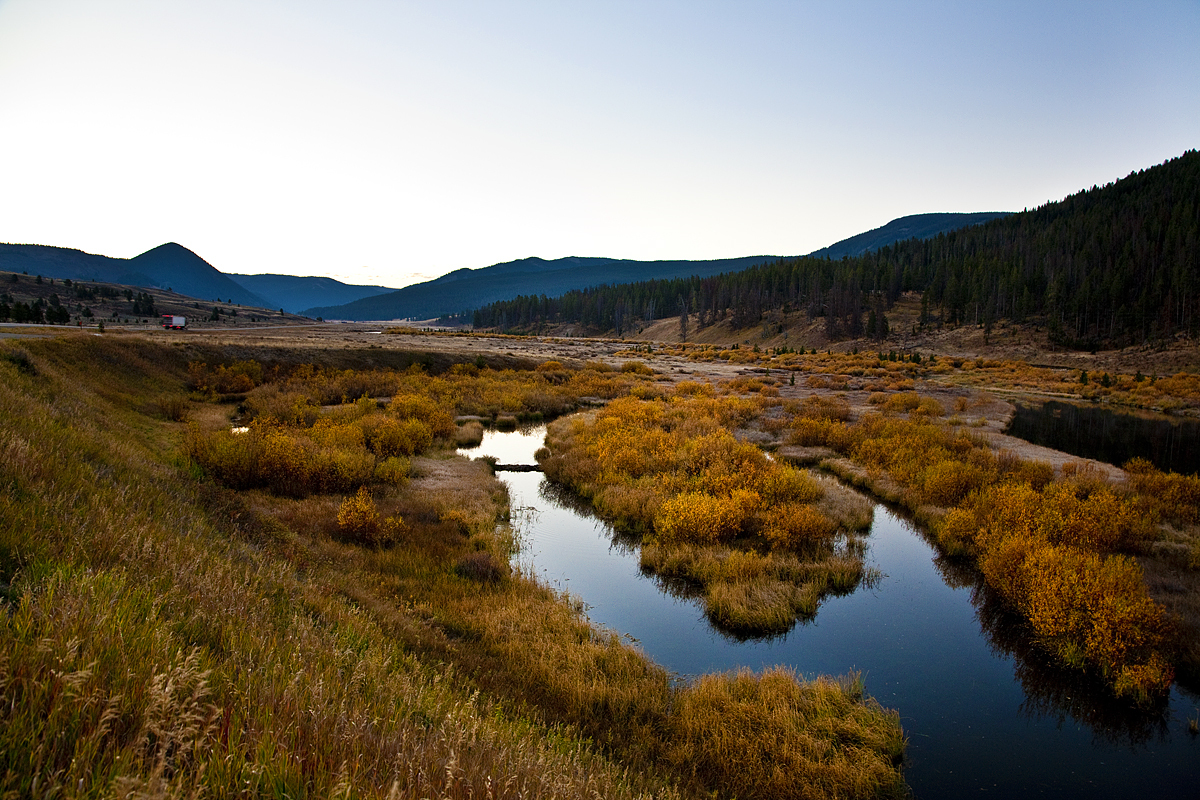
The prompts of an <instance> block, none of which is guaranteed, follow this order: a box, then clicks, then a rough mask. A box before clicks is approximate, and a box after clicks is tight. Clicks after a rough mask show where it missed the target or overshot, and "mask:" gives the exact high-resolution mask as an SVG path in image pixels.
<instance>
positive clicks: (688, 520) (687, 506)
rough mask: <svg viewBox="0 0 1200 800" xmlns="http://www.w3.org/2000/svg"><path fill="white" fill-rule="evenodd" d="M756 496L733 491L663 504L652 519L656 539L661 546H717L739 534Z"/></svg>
mask: <svg viewBox="0 0 1200 800" xmlns="http://www.w3.org/2000/svg"><path fill="white" fill-rule="evenodd" d="M757 503H758V496H757V495H755V494H753V493H751V492H746V491H741V490H739V491H737V492H735V493H734V494H733V495H731V496H728V497H715V496H713V495H711V494H705V493H703V492H687V493H684V494H680V495H676V496H675V497H672V498H669V499H668V500H666V501H664V502H663V504H662V506H661V507H660V508H659V510H658V513H657V514H656V515H655V517H654V531H655V535H656V538H657V539H659V540H661V541H664V542H682V541H695V542H707V543H712V542H718V541H721V540H723V539H729V538H732V537H734V536H736V535H737V534H738V533H740V532H741V529H742V526H743V525H744V524H745V522H746V520H747V518H748V517H749V516H750V514H751V513H753V511H754V507H755V506H756V505H757Z"/></svg>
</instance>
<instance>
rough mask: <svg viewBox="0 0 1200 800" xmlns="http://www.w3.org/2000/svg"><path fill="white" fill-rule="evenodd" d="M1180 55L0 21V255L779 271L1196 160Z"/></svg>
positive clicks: (1056, 10) (1047, 13)
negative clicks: (829, 252)
mask: <svg viewBox="0 0 1200 800" xmlns="http://www.w3.org/2000/svg"><path fill="white" fill-rule="evenodd" d="M1198 43H1200V1H1198V0H1176V1H1174V2H1170V1H1167V2H1154V1H1153V0H1151V1H1150V2H1138V3H1130V2H1104V1H1103V0H1099V1H1097V2H1059V1H1058V0H1040V1H1039V2H1020V0H1013V1H1012V2H988V1H987V0H980V1H978V2H976V1H972V2H958V1H955V2H932V1H926V0H921V1H920V2H853V1H850V2H846V1H844V0H843V1H840V2H755V1H754V0H739V2H732V0H730V2H707V1H706V0H684V1H683V2H665V1H664V2H659V1H657V0H631V1H630V2H624V1H623V0H604V2H590V3H588V2H574V0H571V1H567V0H560V1H559V2H524V1H522V0H512V2H505V1H503V0H492V1H491V2H457V1H456V0H427V1H426V2H403V1H402V0H337V1H336V2H335V1H334V0H203V2H200V1H199V0H196V1H194V2H184V1H182V0H0V242H11V243H32V244H48V245H56V246H61V247H74V248H78V249H81V250H85V251H87V252H92V253H100V254H103V255H109V256H117V257H126V258H128V257H132V256H135V255H137V254H139V253H141V252H144V251H146V250H149V249H151V248H153V247H155V246H157V245H159V244H162V243H164V242H168V241H174V242H178V243H180V244H182V245H184V246H185V247H188V248H190V249H192V250H193V251H195V252H196V253H198V254H199V255H200V256H201V257H203V258H204V259H205V260H207V261H208V262H209V263H211V264H212V265H213V266H215V267H216V268H217V269H219V270H221V271H222V272H226V273H251V274H254V273H266V272H271V273H284V274H293V275H321V276H329V277H334V278H337V279H339V280H343V281H347V282H350V283H366V284H380V285H385V286H392V287H401V286H404V285H407V284H409V283H412V282H417V281H421V280H428V279H430V278H433V277H436V276H438V275H441V274H444V273H446V272H448V271H450V270H453V269H459V268H462V267H471V268H477V267H484V266H487V265H490V264H494V263H499V262H504V261H510V260H513V259H517V258H525V257H528V256H540V257H542V258H560V257H563V256H571V255H576V256H608V257H614V258H631V259H645V260H652V259H710V258H729V257H736V256H747V255H762V254H770V255H801V254H804V253H808V252H811V251H813V250H816V249H819V248H821V247H824V246H826V245H828V244H831V243H833V242H836V241H838V240H840V239H844V238H846V237H848V236H852V235H854V234H857V233H861V232H863V231H866V230H869V229H871V228H876V227H879V226H880V225H883V224H885V223H887V222H888V221H890V220H892V219H894V218H896V217H900V216H904V215H907V214H916V213H924V212H935V211H963V212H968V211H1000V210H1008V211H1019V210H1021V209H1023V208H1027V207H1029V208H1032V207H1035V206H1037V205H1040V204H1042V203H1045V202H1048V201H1052V200H1057V199H1061V198H1062V197H1064V196H1066V195H1068V194H1070V193H1072V192H1075V191H1078V190H1081V189H1084V188H1088V187H1090V186H1092V185H1094V184H1100V185H1103V184H1104V183H1107V182H1110V181H1113V180H1116V179H1119V178H1121V177H1124V176H1125V175H1128V174H1129V173H1130V172H1132V171H1134V170H1138V169H1144V168H1146V167H1150V166H1152V165H1154V164H1158V163H1161V162H1162V161H1164V160H1166V159H1169V158H1172V157H1175V156H1178V155H1180V154H1181V153H1183V152H1184V151H1185V150H1189V149H1195V148H1197V147H1200V44H1198Z"/></svg>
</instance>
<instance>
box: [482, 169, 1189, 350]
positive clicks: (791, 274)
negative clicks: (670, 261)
mask: <svg viewBox="0 0 1200 800" xmlns="http://www.w3.org/2000/svg"><path fill="white" fill-rule="evenodd" d="M910 291H916V292H920V293H921V294H922V305H921V318H920V324H921V325H923V326H941V325H963V324H976V325H981V326H984V327H985V328H990V326H991V325H992V324H993V323H994V322H995V321H997V320H999V319H1010V320H1013V321H1016V322H1022V321H1025V320H1027V319H1030V318H1036V319H1038V320H1039V321H1042V322H1044V324H1046V325H1047V326H1048V328H1049V330H1050V333H1051V336H1052V337H1053V338H1054V339H1055V340H1056V341H1058V342H1059V343H1061V344H1065V345H1068V346H1074V347H1080V348H1088V347H1097V346H1100V345H1121V344H1131V343H1137V342H1143V341H1147V340H1153V339H1161V338H1167V337H1170V336H1174V335H1176V334H1179V333H1184V334H1187V335H1195V334H1196V333H1197V329H1198V328H1200V154H1198V153H1197V151H1195V150H1189V151H1187V152H1186V153H1184V154H1183V155H1182V156H1179V157H1178V158H1174V159H1171V160H1169V161H1167V162H1164V163H1163V164H1161V165H1158V166H1155V167H1151V168H1149V169H1146V170H1141V171H1138V172H1135V173H1132V174H1130V175H1129V176H1128V177H1126V178H1124V179H1122V180H1119V181H1116V182H1114V183H1110V184H1107V185H1105V186H1102V187H1100V186H1094V187H1092V188H1091V189H1087V190H1085V191H1081V192H1078V193H1076V194H1073V195H1071V196H1069V197H1067V198H1065V199H1063V200H1061V201H1057V202H1053V203H1047V204H1045V205H1043V206H1040V207H1038V208H1035V209H1031V210H1026V211H1023V212H1020V213H1017V214H1012V215H1010V216H1007V217H1003V218H1000V219H995V220H991V221H990V222H987V223H984V224H982V225H977V226H974V227H969V228H964V229H961V230H958V231H953V232H950V233H945V234H939V235H938V236H935V237H933V238H930V239H924V240H921V239H909V240H907V241H902V242H897V243H895V244H892V245H888V246H885V247H883V248H881V249H879V250H877V251H875V252H872V253H867V254H864V255H861V256H858V257H855V258H849V257H847V258H842V259H841V260H837V261H834V260H830V259H827V258H812V257H800V258H788V259H780V260H778V261H775V262H773V263H769V264H763V265H760V266H757V267H753V268H750V269H747V270H743V271H740V272H734V273H726V274H722V275H717V276H713V277H708V278H699V277H692V278H677V279H670V280H651V281H642V282H638V283H629V284H619V285H603V286H596V287H592V288H588V289H579V290H575V291H571V292H568V293H566V294H564V295H562V296H560V297H554V298H550V297H546V296H544V295H539V296H532V295H527V296H521V297H516V298H513V299H512V300H506V301H500V302H496V303H492V304H491V305H489V306H486V307H484V308H481V309H478V310H476V311H475V312H474V313H473V315H471V316H470V318H469V319H462V320H461V321H464V322H465V321H471V322H473V323H474V325H475V326H476V327H477V328H498V329H502V330H523V331H528V330H536V329H538V328H539V327H540V326H544V325H549V324H558V323H573V324H578V325H581V326H584V327H587V328H590V329H594V330H598V331H610V330H612V331H615V332H616V333H617V334H618V335H621V334H623V333H625V332H626V331H627V330H628V329H629V328H630V327H631V326H636V325H638V324H644V323H649V322H652V321H654V320H657V319H663V318H666V317H672V316H676V315H683V314H687V315H694V318H695V319H696V322H697V324H698V325H699V326H700V327H705V326H707V325H711V324H713V323H714V322H717V321H721V320H728V321H729V322H730V324H731V325H732V326H733V327H734V328H747V327H751V326H755V325H758V324H762V325H764V326H767V327H769V326H770V325H771V324H774V321H775V319H776V318H777V317H778V314H779V312H794V311H802V312H805V313H806V314H807V316H808V318H809V319H810V320H815V319H818V318H822V319H823V320H824V327H825V333H826V335H827V336H828V337H829V339H830V340H837V339H844V338H856V337H860V336H864V335H871V336H874V337H876V338H885V337H886V335H887V321H886V316H885V314H886V312H887V311H888V310H889V309H890V308H891V307H892V305H893V304H894V303H895V302H896V300H897V299H898V298H899V297H900V296H901V295H902V294H903V293H905V292H910ZM872 323H873V324H872ZM681 327H682V325H681ZM868 329H870V330H868Z"/></svg>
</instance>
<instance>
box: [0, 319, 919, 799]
mask: <svg viewBox="0 0 1200 800" xmlns="http://www.w3.org/2000/svg"><path fill="white" fill-rule="evenodd" d="M21 353H23V354H24V356H21ZM14 356H16V357H14ZM185 362H186V359H185V357H184V356H183V354H182V353H181V351H179V350H171V349H169V348H162V347H157V346H154V345H151V344H149V343H146V342H140V341H137V340H123V341H122V340H113V339H112V337H108V338H95V337H88V336H77V337H69V338H64V339H59V340H46V341H30V342H27V343H24V344H22V345H20V346H19V347H18V346H16V345H14V344H12V343H11V342H0V591H2V592H3V596H2V597H0V602H3V603H4V604H5V605H6V607H7V614H5V615H2V619H0V701H2V702H0V795H5V796H7V795H9V794H11V795H13V796H21V797H27V796H41V795H46V796H48V795H49V794H51V793H57V794H59V795H60V796H99V795H105V796H107V795H118V796H135V795H136V796H168V795H169V796H177V795H192V794H195V795H200V794H210V795H216V796H232V795H239V794H246V795H262V794H268V795H275V796H283V795H285V794H286V795H288V796H291V797H300V796H312V795H316V796H326V795H333V794H342V795H346V796H364V797H374V796H385V795H386V796H444V797H466V796H518V795H519V796H528V797H550V796H567V797H572V796H584V795H587V796H593V795H599V796H604V797H622V796H651V795H652V796H674V795H677V794H679V793H682V794H683V795H684V796H687V795H691V794H694V793H696V792H700V793H706V792H707V791H711V790H713V789H716V790H718V792H719V793H722V794H724V793H730V792H734V791H736V792H738V793H739V794H742V793H744V792H743V790H744V789H746V788H747V787H757V788H758V790H759V792H760V794H762V795H763V796H767V795H768V794H769V793H771V792H773V787H775V788H777V787H779V786H780V785H781V776H780V775H779V771H778V769H777V768H775V769H774V770H773V771H772V769H770V768H769V767H770V764H772V763H775V764H778V763H788V764H793V763H795V764H808V765H813V764H815V765H816V767H815V769H816V770H817V772H815V773H813V777H812V779H811V780H808V781H804V782H802V783H800V784H797V783H796V782H795V781H792V782H791V791H792V792H793V793H794V794H796V795H797V796H827V795H830V794H831V793H833V794H841V795H845V796H872V795H877V794H888V795H890V794H895V793H898V792H901V791H902V784H901V783H899V778H898V773H896V772H895V771H894V767H893V766H892V759H894V758H895V757H897V756H898V755H899V752H900V748H901V747H902V740H901V739H900V734H899V727H898V720H897V718H896V717H894V716H893V715H888V714H883V713H882V712H881V711H880V710H878V708H877V706H873V705H872V704H871V703H864V702H862V700H863V698H862V696H861V687H856V686H855V685H853V684H852V683H850V684H843V685H842V686H840V687H839V686H838V685H836V684H833V683H831V682H823V683H814V684H799V683H797V682H795V681H794V680H793V681H790V682H789V681H786V680H785V681H784V684H785V687H784V689H785V690H786V691H784V694H786V695H787V696H788V700H789V702H790V703H791V704H792V706H793V707H794V709H795V713H792V714H791V715H790V716H788V717H787V719H785V720H782V721H778V720H777V721H775V722H773V723H771V725H773V726H774V727H771V726H767V724H766V723H765V722H763V723H758V724H755V725H750V726H749V728H745V726H742V728H739V727H738V726H733V725H729V724H728V723H729V722H730V721H731V719H732V718H731V717H729V716H728V715H729V714H730V713H736V714H737V715H738V716H737V719H738V720H741V719H743V718H753V716H754V713H758V714H759V715H760V716H761V715H763V711H762V710H761V709H762V707H763V706H764V705H765V704H767V703H774V702H775V700H776V699H777V698H778V697H779V692H780V691H781V689H780V688H779V686H778V682H779V680H780V677H779V676H775V675H772V676H766V677H764V678H763V682H762V683H761V684H760V683H758V680H757V679H755V678H751V679H749V686H747V685H746V684H747V679H746V677H745V676H741V677H739V678H736V679H734V678H732V677H729V678H725V679H721V678H716V679H714V680H715V681H716V683H715V684H711V685H710V684H706V685H704V686H699V687H695V688H694V689H682V690H680V689H676V688H672V687H671V686H670V685H669V683H668V680H667V676H666V675H665V673H663V672H662V671H661V670H659V669H658V668H657V667H654V666H653V665H651V664H648V663H647V662H646V661H645V660H644V659H642V658H641V657H640V656H639V655H638V654H637V653H636V652H634V651H632V650H630V649H629V648H627V647H625V646H623V645H621V644H620V643H619V642H618V641H617V640H616V639H615V638H614V637H611V636H607V635H601V634H597V633H596V632H594V631H593V630H592V629H591V628H590V627H589V626H588V625H587V623H586V620H584V619H582V618H581V617H580V616H579V614H578V613H576V612H575V611H574V610H572V608H571V607H570V606H569V605H568V604H566V603H563V602H562V601H561V600H560V599H559V598H557V597H555V596H554V595H553V594H552V593H551V592H549V591H547V590H545V589H543V588H541V587H539V586H537V585H535V584H532V583H530V582H527V581H524V580H520V579H517V580H511V581H506V582H503V583H502V584H500V585H495V586H493V585H480V584H477V583H474V582H472V581H469V580H467V579H465V578H460V577H458V576H457V575H455V574H454V571H453V569H452V565H453V564H454V562H455V559H456V558H457V557H458V556H459V555H461V553H462V552H463V551H464V549H465V548H466V547H467V540H466V538H465V537H463V536H461V535H460V534H457V533H456V529H455V528H454V526H453V525H452V524H450V523H444V522H440V521H439V520H440V517H441V515H440V513H439V506H438V503H439V502H441V503H442V504H443V505H442V506H441V507H440V510H441V511H444V510H445V503H446V502H448V500H447V498H450V497H460V496H461V493H460V490H461V489H463V488H464V484H463V483H461V482H460V483H459V484H457V485H456V484H454V483H453V480H454V479H455V474H457V476H458V479H460V481H465V482H466V483H465V486H467V487H474V488H473V491H474V492H475V498H474V499H473V500H470V501H469V502H471V503H472V504H475V505H477V506H479V507H480V508H483V509H486V506H487V504H488V503H489V502H493V503H494V502H495V500H496V498H497V496H498V493H497V489H496V485H495V484H493V483H490V481H491V479H490V478H489V477H488V476H487V475H486V474H483V473H480V472H478V471H477V469H476V468H475V467H473V466H472V465H465V464H462V463H460V462H455V461H454V460H450V461H439V460H437V459H435V460H433V461H430V462H428V463H427V464H426V465H425V466H424V469H425V471H426V472H427V474H428V475H442V474H443V473H446V472H449V473H454V474H450V475H449V477H446V478H445V480H447V481H450V483H445V482H443V483H442V484H441V485H440V486H431V485H421V482H420V481H417V482H414V484H412V485H411V486H410V492H409V495H407V496H406V497H402V498H401V499H400V502H401V504H402V505H403V504H405V503H407V505H405V506H404V508H403V511H404V513H405V519H406V520H408V521H410V523H411V526H412V534H411V535H410V537H409V538H408V539H407V540H406V541H405V542H404V543H403V544H402V545H400V546H397V547H395V548H391V549H388V550H381V551H376V550H369V549H363V548H359V547H355V546H352V545H349V544H345V543H342V542H340V541H338V540H337V539H336V538H333V537H331V536H330V535H329V531H330V522H329V520H330V518H331V516H332V514H331V511H332V510H333V509H335V508H336V503H335V502H334V501H333V500H331V499H328V498H309V499H307V500H284V499H280V498H276V497H272V496H269V495H266V494H261V493H242V494H236V493H233V492H230V491H228V490H225V489H222V488H220V487H218V486H214V485H212V484H209V483H206V482H204V481H202V480H199V479H198V478H199V476H198V475H197V474H195V471H194V468H193V467H191V465H190V464H189V463H188V462H187V461H186V460H185V459H183V458H182V457H181V456H180V455H179V441H180V439H181V438H182V427H183V426H182V425H181V424H179V423H171V422H167V421H166V420H165V419H163V417H162V415H161V414H160V412H159V410H158V409H159V402H158V401H159V398H160V397H161V396H163V395H164V394H165V395H168V396H176V397H179V396H182V395H183V394H184V393H185V388H184V381H185V377H186V363H185ZM211 408H212V407H211V406H205V407H202V408H197V407H194V406H193V407H192V408H191V411H192V413H193V414H194V416H195V417H199V418H202V419H204V418H207V419H208V420H209V422H210V423H211V422H214V415H213V414H211ZM215 422H218V423H219V422H220V420H219V419H216V420H215ZM439 463H441V464H443V466H444V465H445V464H455V463H457V466H453V467H447V468H445V469H443V468H442V467H439ZM473 470H475V471H473ZM495 510H498V509H493V512H492V513H494V512H495ZM784 677H785V678H786V676H784ZM788 686H792V687H798V688H787V687H788ZM725 687H733V688H736V694H737V702H736V703H734V705H733V706H732V707H730V706H729V705H728V702H727V700H726V699H725V698H724V695H723V692H725V691H727V690H726V689H725ZM706 697H709V698H712V699H711V700H709V701H707V702H706V701H705V698H706ZM718 703H720V704H725V705H724V706H722V707H724V708H726V709H727V710H726V711H716V712H714V711H713V710H712V708H713V706H714V704H718ZM696 708H701V709H705V710H706V713H708V715H709V716H708V717H707V720H708V722H707V723H706V724H704V725H701V726H699V727H697V726H696V724H695V722H694V719H695V718H696V714H695V712H694V711H693V712H692V715H691V716H689V717H688V718H687V719H684V718H682V717H681V716H680V710H681V709H693V710H694V709H696ZM730 708H732V710H728V709H730ZM756 708H758V709H760V710H759V711H758V712H755V709H756ZM714 713H715V716H713V714H714ZM806 715H811V717H810V716H806ZM851 717H853V723H854V725H857V726H860V727H853V726H851V725H850V722H851V720H850V718H851ZM834 718H837V719H843V718H844V719H845V720H846V721H845V723H844V724H841V723H839V724H836V725H830V724H829V723H828V722H822V720H830V719H834ZM797 720H799V722H797ZM788 726H791V727H790V728H789V727H788ZM822 728H825V729H828V730H832V731H833V734H832V735H833V736H834V738H833V739H830V738H829V735H830V734H826V735H824V736H823V735H822V734H821V729H822ZM715 730H721V731H722V732H724V731H728V732H729V733H728V736H727V738H723V739H719V740H718V739H714V738H713V737H712V736H711V735H710V733H709V732H711V731H715ZM856 731H859V732H856ZM722 735H723V736H725V735H726V734H724V733H722ZM766 735H769V736H770V741H769V746H768V747H765V748H761V749H762V752H763V754H764V756H765V758H766V760H765V761H764V762H756V763H749V762H751V761H753V760H747V759H744V758H743V757H742V755H741V754H744V753H746V752H747V751H748V750H751V749H755V748H759V746H760V745H763V744H768V743H767V742H755V741H754V740H755V737H761V736H766ZM806 752H808V753H811V756H809V757H806V759H804V758H801V756H803V755H804V754H805V753H806ZM764 763H765V764H766V765H767V766H763V764H764ZM821 764H825V765H826V766H824V767H822V766H820V765H821ZM701 766H702V767H703V769H699V767H701ZM755 770H758V771H757V772H755ZM831 776H836V779H835V778H834V777H831ZM782 778H783V779H785V780H786V778H787V775H784V776H782ZM831 781H832V782H831ZM672 786H674V787H676V788H672ZM752 793H753V792H752Z"/></svg>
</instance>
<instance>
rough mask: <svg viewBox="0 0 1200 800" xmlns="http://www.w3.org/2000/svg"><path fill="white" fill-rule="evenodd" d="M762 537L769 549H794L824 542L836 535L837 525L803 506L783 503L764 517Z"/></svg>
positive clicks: (803, 504) (774, 507)
mask: <svg viewBox="0 0 1200 800" xmlns="http://www.w3.org/2000/svg"><path fill="white" fill-rule="evenodd" d="M763 518H764V519H763V526H762V534H763V537H764V538H766V540H767V541H768V542H770V543H771V546H772V547H777V548H780V549H785V550H788V549H795V548H798V547H802V546H804V545H806V544H811V543H812V542H814V541H817V540H821V539H827V538H829V537H831V536H833V535H834V534H835V533H836V532H837V523H836V522H834V521H833V520H831V519H829V517H827V516H825V515H824V514H822V513H821V512H820V511H819V510H817V509H816V508H814V507H813V506H811V505H808V504H806V503H795V502H791V503H782V504H780V505H776V506H773V507H771V508H770V509H769V510H768V511H766V512H765V513H764V514H763Z"/></svg>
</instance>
